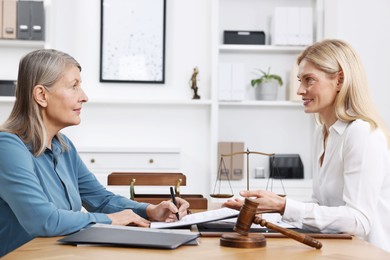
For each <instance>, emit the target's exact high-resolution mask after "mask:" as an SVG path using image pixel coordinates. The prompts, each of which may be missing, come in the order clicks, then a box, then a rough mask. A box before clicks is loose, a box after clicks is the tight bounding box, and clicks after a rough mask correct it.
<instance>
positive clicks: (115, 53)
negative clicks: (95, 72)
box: [100, 0, 166, 84]
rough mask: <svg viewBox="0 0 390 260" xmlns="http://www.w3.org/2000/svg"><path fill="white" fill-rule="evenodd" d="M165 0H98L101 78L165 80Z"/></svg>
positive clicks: (145, 81) (148, 81) (105, 79)
mask: <svg viewBox="0 0 390 260" xmlns="http://www.w3.org/2000/svg"><path fill="white" fill-rule="evenodd" d="M165 9H166V0H101V26H100V30H101V31H100V82H134V83H161V84H162V83H164V80H165V79H164V75H165Z"/></svg>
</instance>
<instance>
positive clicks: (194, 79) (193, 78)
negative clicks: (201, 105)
mask: <svg viewBox="0 0 390 260" xmlns="http://www.w3.org/2000/svg"><path fill="white" fill-rule="evenodd" d="M198 73H199V70H198V67H195V68H194V72H193V73H192V76H191V79H190V85H191V88H192V89H193V90H194V96H193V97H192V99H200V96H199V95H198V86H197V85H196V83H197V81H198Z"/></svg>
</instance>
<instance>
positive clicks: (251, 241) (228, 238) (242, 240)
mask: <svg viewBox="0 0 390 260" xmlns="http://www.w3.org/2000/svg"><path fill="white" fill-rule="evenodd" d="M266 244H267V241H266V240H265V237H264V235H263V234H260V233H248V235H247V236H243V235H240V234H238V233H230V234H223V235H222V237H221V239H220V245H221V246H227V247H238V248H256V247H265V246H266Z"/></svg>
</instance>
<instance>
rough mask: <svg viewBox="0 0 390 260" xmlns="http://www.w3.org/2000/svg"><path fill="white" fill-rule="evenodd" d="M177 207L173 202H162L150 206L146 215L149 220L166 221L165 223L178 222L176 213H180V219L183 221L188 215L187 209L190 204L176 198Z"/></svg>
mask: <svg viewBox="0 0 390 260" xmlns="http://www.w3.org/2000/svg"><path fill="white" fill-rule="evenodd" d="M176 203H177V207H176V206H175V205H174V204H173V203H172V201H170V200H169V201H162V202H160V204H158V205H152V204H150V205H149V206H148V207H147V208H146V214H147V215H148V219H150V220H152V221H164V222H173V221H177V218H176V215H175V214H176V213H177V212H178V213H179V218H180V219H181V218H182V217H184V216H185V215H187V209H188V207H189V206H190V204H189V203H188V202H187V201H186V200H184V199H182V198H178V197H176Z"/></svg>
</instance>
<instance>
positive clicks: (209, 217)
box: [150, 208, 240, 228]
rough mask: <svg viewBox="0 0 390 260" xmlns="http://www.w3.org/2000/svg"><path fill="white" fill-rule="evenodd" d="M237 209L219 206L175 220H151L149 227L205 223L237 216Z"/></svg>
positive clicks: (171, 226)
mask: <svg viewBox="0 0 390 260" xmlns="http://www.w3.org/2000/svg"><path fill="white" fill-rule="evenodd" d="M238 213H240V212H239V211H238V210H235V209H230V208H219V209H214V210H208V211H203V212H197V213H193V214H189V215H186V216H184V217H183V218H182V219H181V220H179V221H175V222H152V223H151V224H150V227H151V228H176V227H183V226H190V225H194V224H200V223H206V222H210V221H216V220H221V219H227V218H233V217H237V216H238Z"/></svg>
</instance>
